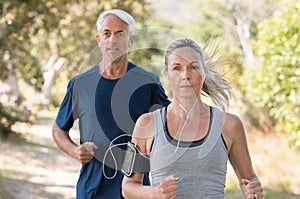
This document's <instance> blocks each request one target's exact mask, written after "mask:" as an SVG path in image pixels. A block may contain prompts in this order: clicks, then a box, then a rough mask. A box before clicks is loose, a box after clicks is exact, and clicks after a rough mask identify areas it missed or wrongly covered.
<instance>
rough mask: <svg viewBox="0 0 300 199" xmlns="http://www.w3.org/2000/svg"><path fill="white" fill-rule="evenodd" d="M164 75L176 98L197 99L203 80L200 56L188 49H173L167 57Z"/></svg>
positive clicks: (203, 74)
mask: <svg viewBox="0 0 300 199" xmlns="http://www.w3.org/2000/svg"><path fill="white" fill-rule="evenodd" d="M167 60H168V63H167V71H165V75H166V77H167V79H168V80H169V82H170V86H171V90H172V92H173V94H174V95H175V96H176V97H177V98H189V99H193V98H197V97H198V96H199V95H200V92H201V89H202V85H203V82H204V80H205V73H204V68H203V65H202V61H201V57H200V54H199V53H197V52H196V51H195V50H193V49H192V48H190V47H182V48H177V49H175V50H174V51H173V52H172V53H171V54H169V55H168V57H167Z"/></svg>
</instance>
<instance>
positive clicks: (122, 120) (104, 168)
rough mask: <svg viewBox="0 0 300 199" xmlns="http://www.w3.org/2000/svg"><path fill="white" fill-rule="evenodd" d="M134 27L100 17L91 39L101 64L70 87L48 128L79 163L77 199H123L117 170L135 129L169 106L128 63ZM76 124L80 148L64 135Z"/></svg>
mask: <svg viewBox="0 0 300 199" xmlns="http://www.w3.org/2000/svg"><path fill="white" fill-rule="evenodd" d="M134 25H135V21H134V19H133V17H132V16H131V15H129V14H128V13H126V12H124V11H122V10H116V9H114V10H108V11H105V12H103V13H101V14H100V16H99V18H98V20H97V30H98V33H97V35H96V38H97V42H98V45H99V47H100V49H101V53H102V60H101V62H100V63H99V64H97V65H96V66H94V67H92V68H91V69H90V70H88V71H87V72H85V73H82V74H80V75H78V76H76V77H75V78H73V79H72V80H71V81H70V82H69V85H68V89H67V93H66V95H65V97H64V100H63V102H62V104H61V106H60V109H59V112H58V115H57V118H56V120H55V123H54V124H53V128H52V134H53V139H54V141H55V143H56V144H57V146H58V147H59V148H60V149H62V150H63V151H64V152H65V153H67V154H69V155H70V156H71V157H73V158H75V159H76V160H78V161H79V162H81V163H82V168H81V171H80V176H79V179H78V182H77V198H85V199H87V198H109V199H111V198H114V199H118V198H122V195H121V183H122V178H123V175H122V174H121V172H120V171H119V170H120V167H121V166H122V161H123V158H124V157H123V156H124V149H126V143H127V141H128V140H130V135H131V133H132V131H133V128H134V124H135V122H136V120H137V118H138V117H139V116H140V115H141V114H143V113H145V112H149V111H151V110H154V109H157V108H160V107H161V106H166V105H167V104H168V103H169V101H168V99H167V96H166V95H165V93H164V90H163V88H162V86H161V83H160V82H159V79H158V77H157V76H156V75H154V74H152V73H149V72H146V71H145V70H143V69H141V68H140V67H137V66H136V65H134V64H133V63H131V62H129V61H128V51H129V48H130V47H131V46H132V44H133V42H134V36H133V34H134ZM158 105H159V106H158ZM77 119H78V122H79V131H80V145H77V144H76V143H74V142H73V141H72V140H71V138H70V137H69V134H68V132H69V130H70V129H71V128H72V126H73V123H74V121H75V120H77Z"/></svg>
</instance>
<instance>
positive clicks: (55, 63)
mask: <svg viewBox="0 0 300 199" xmlns="http://www.w3.org/2000/svg"><path fill="white" fill-rule="evenodd" d="M67 62H68V61H67V59H66V58H63V57H58V55H56V54H55V55H52V56H51V57H50V58H49V60H48V62H47V64H46V65H45V66H43V77H44V84H43V87H42V95H43V97H42V101H41V102H40V103H42V104H50V103H51V102H52V89H53V86H54V82H55V79H56V78H57V75H58V73H59V71H60V69H61V68H62V67H63V66H64V65H65V64H67Z"/></svg>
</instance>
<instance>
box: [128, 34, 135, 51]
mask: <svg viewBox="0 0 300 199" xmlns="http://www.w3.org/2000/svg"><path fill="white" fill-rule="evenodd" d="M133 43H134V36H133V35H132V36H130V38H129V46H128V47H129V48H131V46H132V45H133Z"/></svg>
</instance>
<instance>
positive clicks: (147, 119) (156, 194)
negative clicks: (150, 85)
mask: <svg viewBox="0 0 300 199" xmlns="http://www.w3.org/2000/svg"><path fill="white" fill-rule="evenodd" d="M153 119H154V118H153V113H146V114H144V115H142V116H141V117H140V118H139V119H138V120H137V122H136V126H135V128H134V131H133V136H132V143H134V144H136V147H137V148H138V150H139V153H142V154H144V155H146V154H147V155H149V154H150V152H151V145H152V142H153V139H154V135H155V124H154V120H153ZM143 177H144V174H140V173H135V174H133V175H132V176H131V177H130V178H129V177H127V176H124V178H123V182H122V194H123V196H124V197H125V198H128V199H135V198H141V199H147V198H149V199H150V198H151V199H152V198H153V199H154V198H155V199H156V198H157V199H161V198H176V193H177V185H176V182H177V181H178V180H179V179H178V178H176V177H174V176H169V177H167V178H165V179H164V181H163V182H161V183H160V184H159V185H158V186H144V185H143V184H142V182H143Z"/></svg>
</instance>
